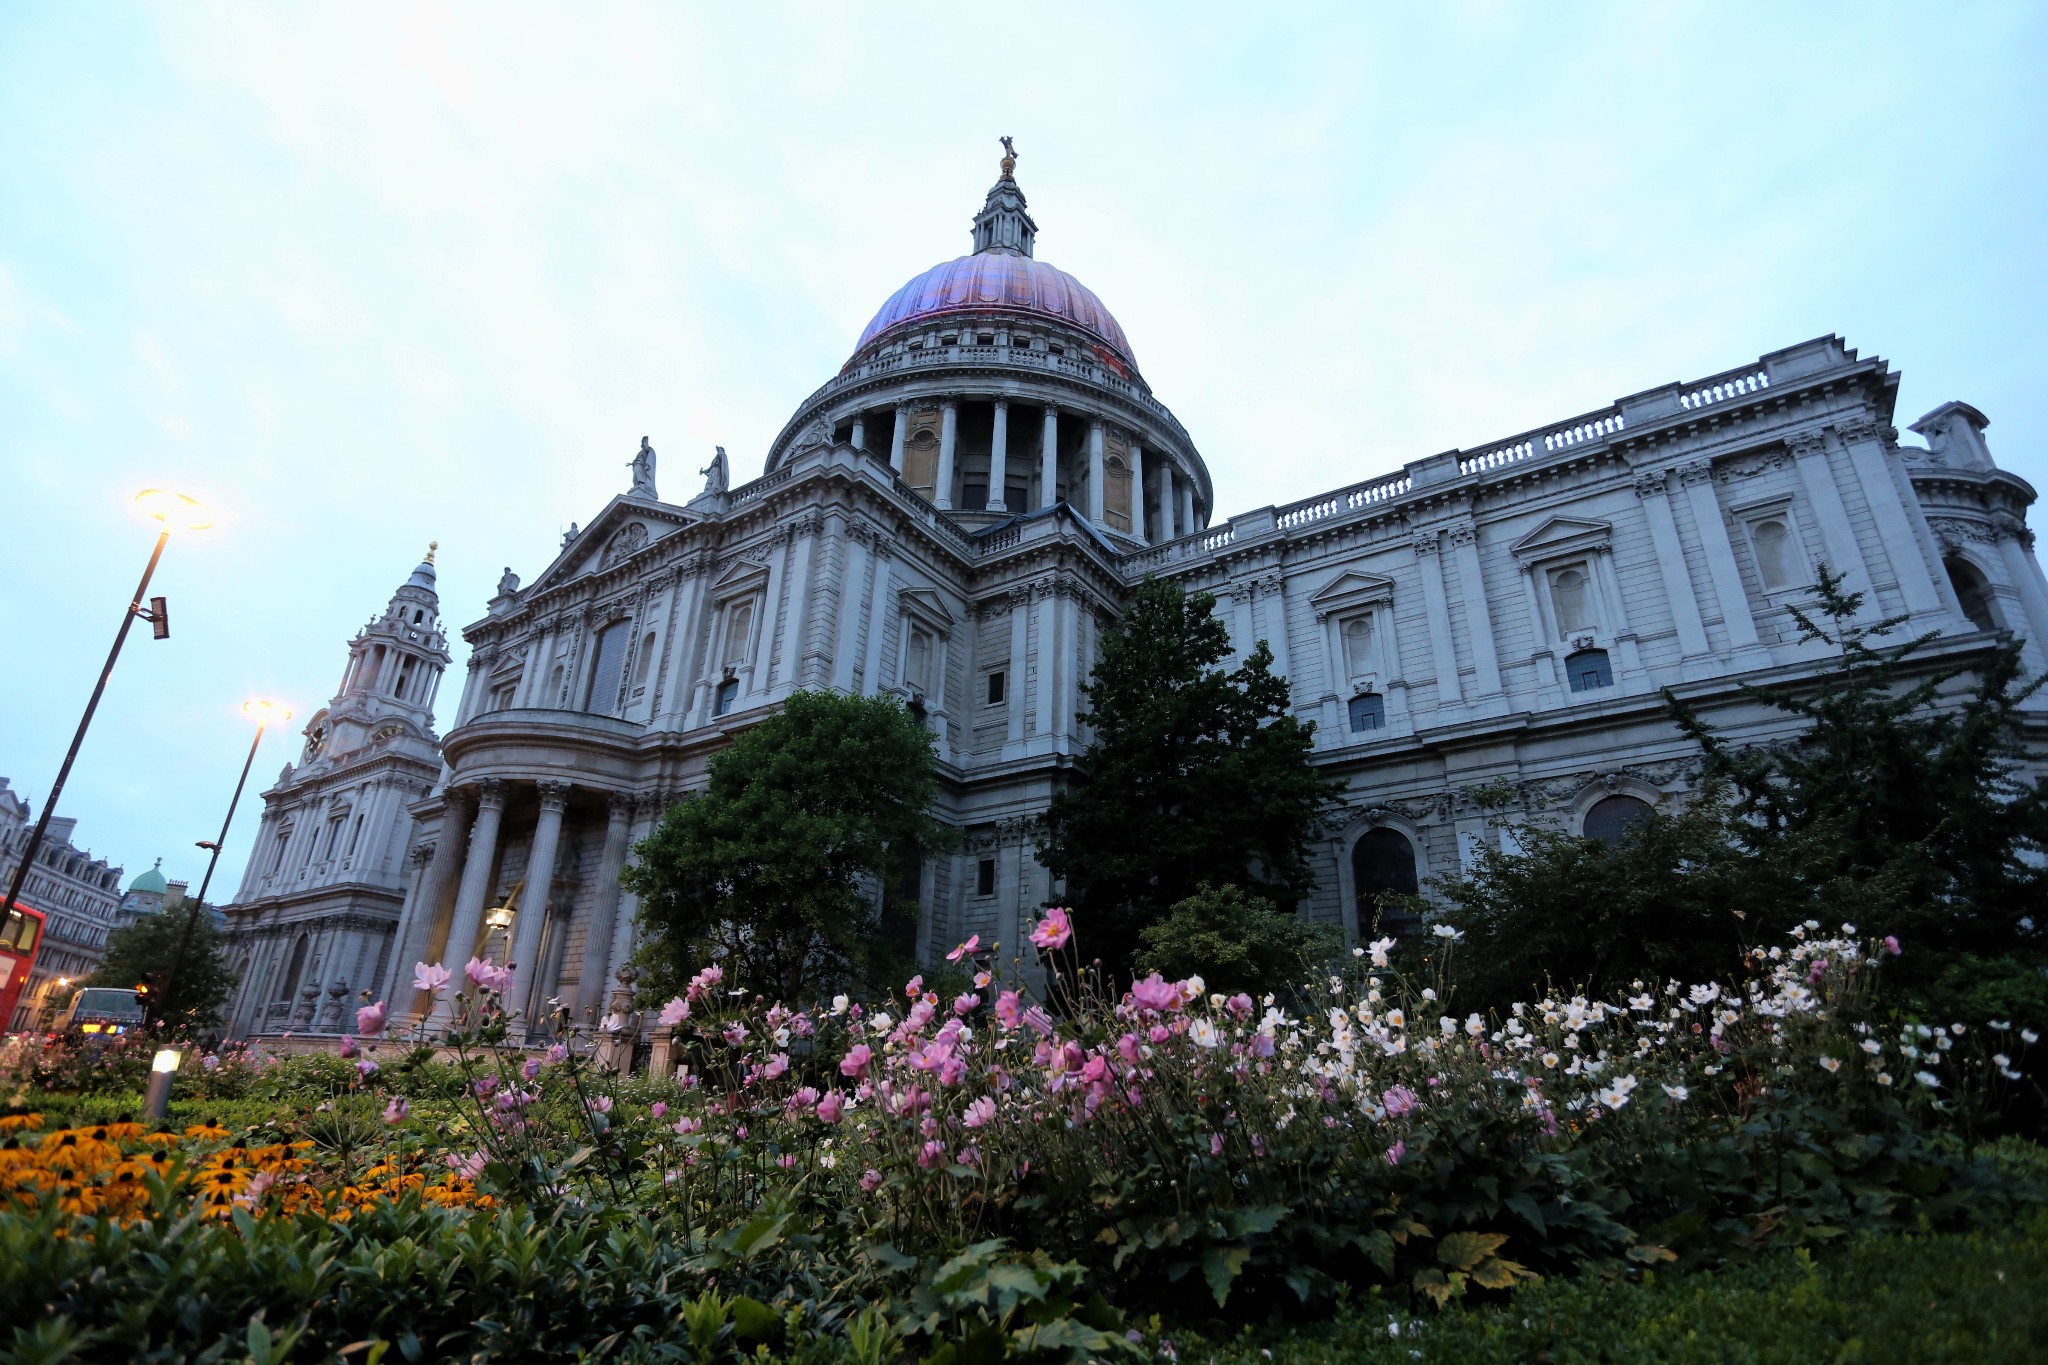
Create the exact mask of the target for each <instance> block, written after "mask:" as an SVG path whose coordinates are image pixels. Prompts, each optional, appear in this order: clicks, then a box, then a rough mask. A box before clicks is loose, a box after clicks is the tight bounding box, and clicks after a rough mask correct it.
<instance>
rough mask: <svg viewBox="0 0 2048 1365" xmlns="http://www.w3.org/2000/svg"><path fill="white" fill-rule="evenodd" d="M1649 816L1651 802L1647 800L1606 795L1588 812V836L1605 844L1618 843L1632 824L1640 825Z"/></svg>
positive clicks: (1586, 829) (1586, 830)
mask: <svg viewBox="0 0 2048 1365" xmlns="http://www.w3.org/2000/svg"><path fill="white" fill-rule="evenodd" d="M1649 818H1650V803H1649V802H1647V801H1642V800H1639V799H1637V798H1636V797H1633V796H1609V797H1605V798H1603V799H1602V800H1600V801H1599V802H1597V803H1596V804H1595V805H1594V807H1593V809H1591V810H1589V811H1587V812H1586V826H1585V833H1586V837H1587V838H1588V839H1598V840H1599V841H1600V842H1601V843H1603V844H1608V845H1613V844H1618V843H1620V842H1621V839H1622V836H1623V835H1624V834H1626V833H1628V831H1629V827H1630V826H1632V825H1639V824H1641V823H1642V822H1643V821H1645V820H1647V819H1649Z"/></svg>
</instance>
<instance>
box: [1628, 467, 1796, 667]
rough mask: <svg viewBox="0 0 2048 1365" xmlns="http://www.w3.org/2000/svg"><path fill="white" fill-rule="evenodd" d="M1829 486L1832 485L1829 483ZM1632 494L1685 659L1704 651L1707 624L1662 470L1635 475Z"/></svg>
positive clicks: (1679, 648)
mask: <svg viewBox="0 0 2048 1365" xmlns="http://www.w3.org/2000/svg"><path fill="white" fill-rule="evenodd" d="M1828 487H1829V489H1830V490H1832V489H1833V488H1834V484H1833V483H1832V482H1830V483H1829V485H1828ZM1636 497H1637V498H1638V499H1640V500H1641V502H1642V505H1643V520H1644V521H1646V522H1648V523H1649V526H1650V548H1652V549H1653V550H1655V551H1656V552H1657V574H1658V576H1659V577H1661V578H1662V579H1663V580H1664V596H1665V597H1666V598H1667V599H1668V600H1669V601H1670V603H1671V623H1672V625H1673V626H1674V627H1676V628H1677V631H1678V652H1679V653H1680V654H1681V655H1683V656H1684V657H1686V658H1688V659H1689V658H1692V657H1693V656H1695V655H1699V654H1705V653H1706V652H1707V627H1706V624H1705V623H1704V622H1702V621H1701V620H1700V599H1699V593H1698V592H1697V591H1695V590H1694V588H1693V585H1692V571H1691V570H1690V569H1688V568H1686V565H1685V550H1684V548H1683V547H1682V546H1681V545H1680V544H1679V543H1678V522H1677V520H1676V519H1675V518H1673V517H1672V515H1671V495H1670V494H1669V493H1667V492H1666V491H1665V488H1664V473H1663V471H1662V470H1646V471H1644V472H1643V473H1641V474H1638V475H1637V476H1636Z"/></svg>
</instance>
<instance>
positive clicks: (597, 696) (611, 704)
mask: <svg viewBox="0 0 2048 1365" xmlns="http://www.w3.org/2000/svg"><path fill="white" fill-rule="evenodd" d="M627 629H628V627H627V625H626V623H625V622H624V621H614V622H612V624H610V625H608V626H606V627H605V628H604V629H603V630H601V631H599V632H598V633H597V646H596V656H595V657H594V658H593V659H592V660H591V664H590V687H589V690H588V691H587V692H585V693H584V696H583V709H584V710H586V711H596V712H598V713H600V714H602V715H610V714H611V713H612V712H614V711H616V710H617V709H618V705H619V682H620V678H621V675H622V671H623V670H624V668H625V666H626V631H627Z"/></svg>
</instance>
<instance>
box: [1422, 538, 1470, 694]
mask: <svg viewBox="0 0 2048 1365" xmlns="http://www.w3.org/2000/svg"><path fill="white" fill-rule="evenodd" d="M1437 536H1438V532H1437V531H1436V530H1435V529H1434V528H1431V529H1429V530H1425V531H1417V532H1416V533H1415V558H1416V562H1417V564H1418V566H1419V567H1420V568H1421V570H1422V604H1423V606H1424V607H1426V608H1427V609H1428V611H1429V648H1430V653H1431V656H1432V657H1433V658H1434V659H1435V661H1436V704H1437V705H1438V706H1448V705H1451V704H1452V703H1454V702H1459V701H1462V700H1464V692H1463V691H1462V690H1461V689H1460V688H1459V686H1458V654H1457V649H1456V646H1455V645H1453V643H1452V641H1451V603H1450V598H1449V597H1447V596H1446V595H1445V593H1444V566H1443V563H1442V562H1441V561H1440V560H1439V559H1438V558H1437Z"/></svg>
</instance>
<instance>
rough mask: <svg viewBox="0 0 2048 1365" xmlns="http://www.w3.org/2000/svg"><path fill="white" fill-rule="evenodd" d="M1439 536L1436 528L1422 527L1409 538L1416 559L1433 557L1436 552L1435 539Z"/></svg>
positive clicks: (1439, 532) (1439, 533)
mask: <svg viewBox="0 0 2048 1365" xmlns="http://www.w3.org/2000/svg"><path fill="white" fill-rule="evenodd" d="M1441 534H1442V532H1441V531H1440V530H1439V529H1438V528H1437V527H1434V526H1428V527H1424V528H1422V529H1420V530H1418V531H1416V532H1414V534H1413V535H1411V536H1410V537H1409V543H1410V544H1412V545H1413V546H1414V547H1415V553H1416V555H1417V557H1421V556H1425V555H1433V554H1435V553H1436V550H1437V537H1438V536H1440V535H1441Z"/></svg>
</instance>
